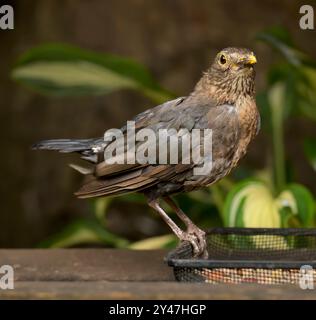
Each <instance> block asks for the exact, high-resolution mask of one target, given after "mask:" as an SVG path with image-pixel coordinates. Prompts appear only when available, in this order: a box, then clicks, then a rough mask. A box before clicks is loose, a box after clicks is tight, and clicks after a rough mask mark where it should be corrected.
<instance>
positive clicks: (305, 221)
mask: <svg viewBox="0 0 316 320" xmlns="http://www.w3.org/2000/svg"><path fill="white" fill-rule="evenodd" d="M286 189H287V190H288V191H289V192H291V194H292V195H293V198H294V199H295V202H296V207H297V212H296V214H297V216H298V219H299V220H300V222H301V226H302V227H313V226H314V214H315V202H314V198H313V195H312V194H311V192H310V191H309V190H308V189H307V188H306V187H304V186H302V185H300V184H294V183H293V184H290V185H288V186H287V188H286ZM294 213H295V212H294Z"/></svg>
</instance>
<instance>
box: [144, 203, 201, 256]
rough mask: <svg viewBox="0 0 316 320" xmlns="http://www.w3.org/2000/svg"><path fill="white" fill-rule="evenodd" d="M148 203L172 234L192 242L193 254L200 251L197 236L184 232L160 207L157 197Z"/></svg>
mask: <svg viewBox="0 0 316 320" xmlns="http://www.w3.org/2000/svg"><path fill="white" fill-rule="evenodd" d="M148 205H149V206H150V207H152V208H153V209H154V210H156V211H157V212H158V213H159V214H160V216H161V217H162V218H163V220H164V221H165V222H166V223H167V224H168V226H169V227H170V228H171V230H172V231H173V232H174V234H175V235H176V236H177V237H178V238H179V239H180V240H181V241H189V242H190V243H191V244H192V247H193V252H194V254H195V255H198V254H199V253H200V252H201V251H200V247H199V242H198V239H197V237H196V236H195V235H194V234H190V233H188V232H184V231H183V230H182V229H180V228H179V227H178V226H177V225H176V223H175V222H174V221H173V220H172V219H171V218H170V217H169V216H168V215H167V213H166V212H165V211H164V210H163V209H162V208H161V206H160V205H159V202H158V200H157V199H155V200H149V201H148Z"/></svg>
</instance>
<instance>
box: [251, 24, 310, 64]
mask: <svg viewBox="0 0 316 320" xmlns="http://www.w3.org/2000/svg"><path fill="white" fill-rule="evenodd" d="M256 38H257V39H258V40H260V41H263V42H265V43H267V44H269V45H270V46H271V47H272V48H274V49H276V50H277V51H278V52H279V53H281V54H282V55H283V56H284V57H285V58H286V60H287V61H288V62H289V63H290V64H292V65H294V66H296V67H297V66H300V65H301V64H302V62H303V61H304V60H307V59H308V57H307V56H306V55H305V54H304V53H302V52H301V51H299V50H297V49H296V48H295V47H294V45H293V43H292V40H291V38H290V36H289V35H288V33H287V32H286V31H285V30H284V29H280V28H278V29H276V28H273V29H270V30H266V31H264V32H260V33H258V34H257V37H256Z"/></svg>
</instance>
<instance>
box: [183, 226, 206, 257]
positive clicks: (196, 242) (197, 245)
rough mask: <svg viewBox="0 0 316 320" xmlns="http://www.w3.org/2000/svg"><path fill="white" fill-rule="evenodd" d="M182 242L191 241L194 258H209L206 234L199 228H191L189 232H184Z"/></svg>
mask: <svg viewBox="0 0 316 320" xmlns="http://www.w3.org/2000/svg"><path fill="white" fill-rule="evenodd" d="M180 240H181V241H189V242H190V243H191V245H192V248H193V257H195V258H197V257H201V258H204V259H207V258H208V252H207V244H206V234H205V232H204V231H203V230H201V229H199V228H197V227H193V226H192V227H189V228H188V231H187V232H183V234H182V236H181V239H180Z"/></svg>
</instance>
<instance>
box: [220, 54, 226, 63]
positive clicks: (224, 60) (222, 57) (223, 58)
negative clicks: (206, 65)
mask: <svg viewBox="0 0 316 320" xmlns="http://www.w3.org/2000/svg"><path fill="white" fill-rule="evenodd" d="M219 62H220V63H221V64H225V63H226V57H225V56H224V55H223V54H222V55H221V57H220V58H219Z"/></svg>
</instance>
